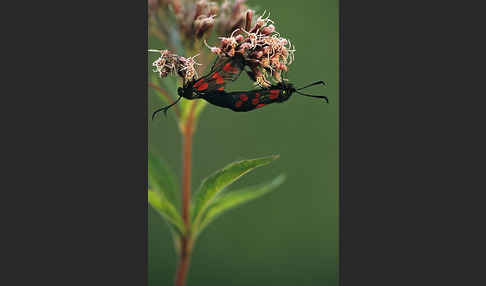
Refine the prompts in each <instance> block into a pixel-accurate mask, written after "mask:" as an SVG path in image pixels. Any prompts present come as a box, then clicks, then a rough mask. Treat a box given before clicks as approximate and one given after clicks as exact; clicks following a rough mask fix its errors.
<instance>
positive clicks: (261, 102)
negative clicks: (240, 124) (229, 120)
mask: <svg viewBox="0 0 486 286" xmlns="http://www.w3.org/2000/svg"><path fill="white" fill-rule="evenodd" d="M317 84H323V85H325V83H324V82H323V81H318V82H315V83H312V84H310V85H308V86H305V87H303V88H299V89H296V88H294V86H293V85H292V84H291V83H285V82H279V83H278V84H276V85H272V86H270V87H269V88H268V89H258V90H251V91H236V92H226V91H214V92H209V93H205V94H202V95H201V97H202V98H204V99H205V100H206V101H208V102H209V103H211V104H214V105H216V106H220V107H225V108H229V109H231V110H233V111H236V112H246V111H251V110H254V109H257V108H261V107H263V106H265V105H268V104H271V103H275V102H278V103H282V102H284V101H287V100H288V99H289V98H290V96H291V95H292V93H294V92H296V93H298V94H300V95H304V96H309V97H315V98H322V99H324V100H325V101H326V102H329V101H328V99H327V97H325V96H317V95H310V94H304V93H301V92H299V91H298V90H301V89H304V88H307V87H310V86H313V85H317Z"/></svg>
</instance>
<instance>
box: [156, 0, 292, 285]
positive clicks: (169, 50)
mask: <svg viewBox="0 0 486 286" xmlns="http://www.w3.org/2000/svg"><path fill="white" fill-rule="evenodd" d="M148 4H149V5H148V7H149V11H148V14H149V33H150V34H151V35H154V36H156V37H158V38H159V39H160V40H161V41H162V42H163V43H164V48H165V49H160V50H159V49H157V50H154V49H151V50H149V52H155V53H159V57H158V58H157V59H156V60H155V61H154V62H153V64H152V66H153V68H154V70H153V71H154V72H156V73H157V74H158V76H159V77H160V78H165V77H168V76H170V75H172V76H178V77H179V78H180V82H181V83H182V86H183V85H184V84H185V83H186V82H190V81H191V80H194V79H197V78H198V77H199V74H201V73H202V72H203V69H204V68H208V64H209V62H210V60H211V59H210V56H211V55H217V56H220V57H228V56H229V57H231V56H234V54H235V53H240V54H242V55H243V56H244V57H245V60H246V61H247V63H248V66H249V68H250V69H251V72H249V75H250V76H251V77H253V78H252V79H253V81H255V82H256V83H257V84H259V85H261V86H269V85H270V82H269V81H268V80H267V77H266V76H265V75H266V74H267V73H270V74H271V77H273V78H274V79H275V80H277V81H279V80H280V73H281V72H282V71H287V65H289V64H290V63H291V62H292V59H293V52H294V49H293V47H292V46H291V44H290V42H289V41H287V40H286V39H284V38H281V37H280V36H279V34H278V33H277V32H275V27H274V26H273V24H271V23H273V21H271V20H270V19H269V18H268V16H267V17H266V18H264V15H261V16H260V17H258V18H256V19H254V11H253V10H250V9H248V7H247V6H246V5H245V0H226V1H223V2H222V3H218V2H214V1H209V0H197V1H181V0H148ZM163 19H164V20H163ZM254 20H255V21H254ZM213 30H214V31H216V32H217V36H220V37H218V39H219V40H220V42H219V45H218V46H217V47H210V46H209V45H208V44H207V41H208V40H209V38H210V35H211V33H212V31H213ZM204 45H206V47H208V49H207V48H205V46H204ZM177 48H178V49H177ZM176 52H179V53H181V54H183V55H184V56H180V55H177V54H175V53H176ZM196 58H197V60H198V61H199V62H200V63H198V62H197V61H196ZM149 86H150V87H151V88H153V89H154V90H156V91H157V92H158V93H160V95H161V96H162V97H163V98H164V99H165V100H166V101H167V102H168V103H169V104H171V103H173V102H174V101H175V99H174V97H175V96H177V92H176V90H172V89H171V88H167V87H166V88H165V89H164V88H161V87H160V86H159V85H157V84H155V83H153V82H151V83H149ZM181 103H182V104H179V105H174V108H175V112H176V120H177V122H178V126H179V130H180V132H181V136H182V140H181V141H182V154H181V160H182V176H181V198H182V200H181V216H180V218H182V223H183V227H184V231H183V233H181V234H180V235H177V236H175V237H176V240H175V242H176V243H175V244H176V245H177V247H176V249H177V250H178V251H177V252H178V256H179V257H178V264H177V272H176V275H175V279H174V283H175V286H185V285H186V280H187V275H188V271H189V266H190V260H191V252H192V248H193V244H194V241H195V237H196V235H197V234H196V233H192V232H191V213H190V211H191V176H192V145H193V136H194V132H195V129H196V125H197V120H198V115H199V114H200V112H201V110H202V108H203V107H204V104H205V102H199V100H193V101H190V102H184V100H183V101H182V102H181ZM194 232H196V231H194Z"/></svg>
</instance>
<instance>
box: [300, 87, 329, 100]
mask: <svg viewBox="0 0 486 286" xmlns="http://www.w3.org/2000/svg"><path fill="white" fill-rule="evenodd" d="M295 92H297V93H298V94H300V95H303V96H308V97H314V98H322V99H324V100H325V101H326V103H329V99H327V96H323V95H312V94H305V93H301V92H298V91H297V90H296V91H295Z"/></svg>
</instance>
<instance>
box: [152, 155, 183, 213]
mask: <svg viewBox="0 0 486 286" xmlns="http://www.w3.org/2000/svg"><path fill="white" fill-rule="evenodd" d="M148 183H149V187H150V188H152V189H153V190H154V191H156V192H159V193H161V194H163V195H164V197H165V198H167V200H168V201H169V202H170V203H171V204H172V205H173V206H174V207H175V209H176V210H177V209H178V207H179V206H180V194H179V192H178V190H179V187H178V185H177V184H176V181H175V178H174V173H173V172H172V171H171V170H170V169H169V168H168V164H167V163H166V162H165V161H164V160H162V159H161V158H159V157H157V156H155V155H154V154H153V153H152V152H149V153H148Z"/></svg>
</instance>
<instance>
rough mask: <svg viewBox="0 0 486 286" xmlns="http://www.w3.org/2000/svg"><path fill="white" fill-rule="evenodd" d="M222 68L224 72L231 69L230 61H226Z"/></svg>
mask: <svg viewBox="0 0 486 286" xmlns="http://www.w3.org/2000/svg"><path fill="white" fill-rule="evenodd" d="M223 70H224V71H225V72H230V71H231V70H232V67H231V63H227V64H225V65H224V67H223Z"/></svg>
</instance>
